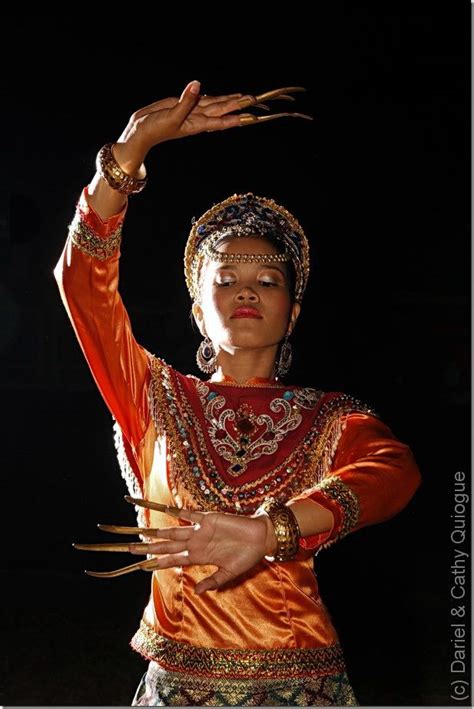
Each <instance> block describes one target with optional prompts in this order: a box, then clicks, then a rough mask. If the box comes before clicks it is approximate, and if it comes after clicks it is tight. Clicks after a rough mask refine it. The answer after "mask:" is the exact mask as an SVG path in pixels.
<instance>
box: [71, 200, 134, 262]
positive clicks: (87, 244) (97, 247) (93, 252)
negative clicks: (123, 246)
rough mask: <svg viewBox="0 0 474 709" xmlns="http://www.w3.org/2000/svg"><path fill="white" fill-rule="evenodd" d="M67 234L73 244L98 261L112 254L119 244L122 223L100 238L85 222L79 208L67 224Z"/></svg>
mask: <svg viewBox="0 0 474 709" xmlns="http://www.w3.org/2000/svg"><path fill="white" fill-rule="evenodd" d="M69 236H70V237H71V241H72V243H73V244H74V246H75V247H76V248H77V249H79V251H83V252H84V253H86V254H88V255H89V256H94V258H97V259H99V260H100V261H105V259H107V258H110V256H113V254H115V252H116V251H117V249H118V247H119V246H120V242H121V240H122V224H119V226H118V227H117V228H116V229H115V230H114V231H113V232H112V233H111V234H110V235H109V236H108V237H107V238H101V237H100V236H98V235H97V234H96V233H95V231H94V230H93V229H91V227H90V226H89V225H88V224H87V223H86V222H85V220H84V218H83V217H82V215H81V212H80V211H79V210H76V214H75V215H74V219H73V220H72V222H71V224H70V225H69Z"/></svg>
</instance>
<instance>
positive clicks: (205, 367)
mask: <svg viewBox="0 0 474 709" xmlns="http://www.w3.org/2000/svg"><path fill="white" fill-rule="evenodd" d="M196 362H197V365H198V367H199V369H200V370H201V372H205V373H206V374H212V373H213V372H215V371H216V352H215V350H214V346H213V344H212V342H211V340H210V339H209V338H208V336H207V335H206V336H205V338H204V340H203V341H202V342H201V344H200V345H199V347H198V351H197V353H196Z"/></svg>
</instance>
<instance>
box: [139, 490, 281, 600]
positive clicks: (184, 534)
mask: <svg viewBox="0 0 474 709" xmlns="http://www.w3.org/2000/svg"><path fill="white" fill-rule="evenodd" d="M132 499H133V498H130V500H129V501H130V502H131V501H132ZM134 502H137V501H136V500H134ZM167 509H170V510H173V512H172V514H173V516H175V517H179V518H180V519H184V520H188V521H189V522H191V523H192V524H189V525H186V526H173V527H164V528H160V529H159V530H154V536H155V533H156V532H158V534H156V537H158V538H159V539H160V540H163V541H152V542H149V543H138V544H130V546H129V551H130V552H132V553H133V554H157V555H159V557H158V558H157V559H156V560H153V562H152V563H149V565H148V564H147V571H153V570H155V569H166V568H169V567H172V566H190V565H191V564H204V565H207V564H213V565H215V566H217V567H218V569H217V571H216V572H215V573H213V574H212V575H211V576H207V577H206V578H205V579H203V580H202V581H200V582H199V583H198V584H197V585H196V587H195V589H194V590H195V593H198V594H200V593H203V592H204V591H209V590H213V589H216V588H220V587H221V586H223V585H224V584H226V583H228V582H229V581H231V580H232V579H234V578H236V577H237V576H240V574H243V573H245V572H246V571H247V570H248V569H250V568H252V566H255V564H257V563H258V562H259V561H260V560H261V559H262V558H263V557H264V556H268V555H273V554H274V553H275V551H276V537H275V535H274V532H273V525H272V523H271V521H270V518H269V517H268V515H266V514H261V515H257V516H252V517H248V516H244V515H237V514H229V513H226V512H197V511H193V510H188V509H184V508H179V509H178V508H167ZM165 511H166V510H165Z"/></svg>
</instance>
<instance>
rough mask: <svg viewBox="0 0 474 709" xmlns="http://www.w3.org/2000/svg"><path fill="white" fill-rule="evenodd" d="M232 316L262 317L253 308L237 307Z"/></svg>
mask: <svg viewBox="0 0 474 709" xmlns="http://www.w3.org/2000/svg"><path fill="white" fill-rule="evenodd" d="M232 318H258V319H259V320H261V319H262V316H261V315H260V313H259V312H258V310H255V308H237V310H235V311H234V314H233V315H232Z"/></svg>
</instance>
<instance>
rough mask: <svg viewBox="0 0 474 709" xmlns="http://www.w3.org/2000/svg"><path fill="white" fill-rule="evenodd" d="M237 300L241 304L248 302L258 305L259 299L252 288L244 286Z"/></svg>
mask: <svg viewBox="0 0 474 709" xmlns="http://www.w3.org/2000/svg"><path fill="white" fill-rule="evenodd" d="M237 300H238V301H239V303H242V302H245V301H247V300H248V301H250V302H251V303H257V302H258V300H259V297H258V295H257V293H255V291H254V290H252V288H250V286H243V287H242V288H241V289H240V290H239V292H238V293H237Z"/></svg>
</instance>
